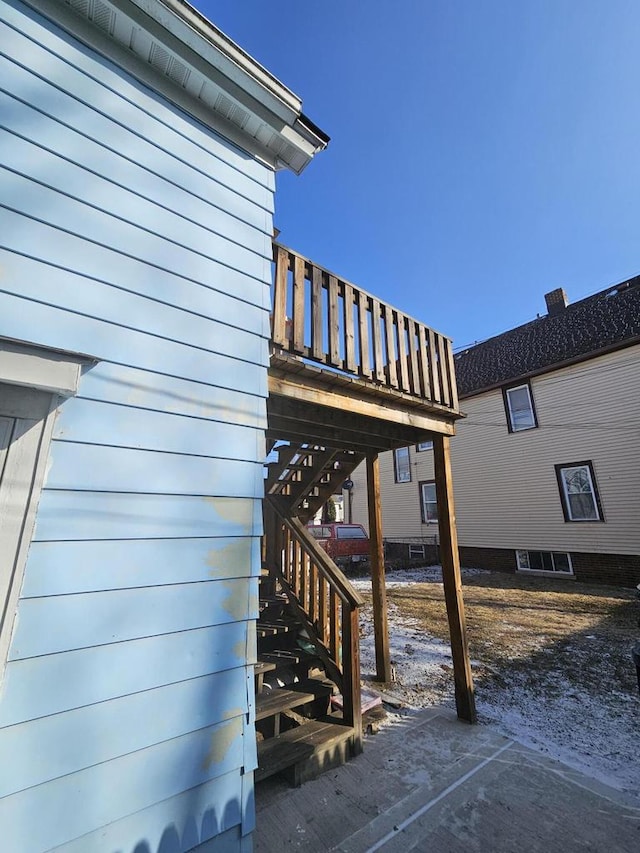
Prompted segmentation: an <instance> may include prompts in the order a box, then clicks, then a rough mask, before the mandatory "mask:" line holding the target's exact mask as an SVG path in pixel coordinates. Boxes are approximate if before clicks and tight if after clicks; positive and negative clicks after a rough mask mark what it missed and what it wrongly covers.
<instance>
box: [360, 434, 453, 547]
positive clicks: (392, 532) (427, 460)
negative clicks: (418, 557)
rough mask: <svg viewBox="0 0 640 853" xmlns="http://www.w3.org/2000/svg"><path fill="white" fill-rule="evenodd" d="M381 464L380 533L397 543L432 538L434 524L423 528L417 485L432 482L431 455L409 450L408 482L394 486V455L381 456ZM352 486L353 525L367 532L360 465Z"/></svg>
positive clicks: (435, 529)
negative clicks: (355, 523)
mask: <svg viewBox="0 0 640 853" xmlns="http://www.w3.org/2000/svg"><path fill="white" fill-rule="evenodd" d="M379 460H380V500H381V503H382V531H383V535H384V536H385V537H388V538H393V539H397V538H399V537H402V536H406V537H409V538H412V539H415V538H417V537H428V536H435V535H437V533H438V525H437V524H423V523H422V513H421V508H420V500H421V498H420V483H421V482H423V481H424V480H433V479H434V473H433V451H431V450H423V451H421V452H418V451H417V450H416V448H415V445H412V446H411V447H410V448H409V462H410V466H411V482H409V483H396V482H395V470H394V465H393V453H392V452H388V453H381V454H380V456H379ZM351 479H352V480H353V481H354V483H355V487H354V497H353V507H354V519H353V520H354V521H355V522H357V523H358V524H364V525H365V527H366V528H367V530H368V529H369V518H368V509H367V469H366V466H365V465H361V466H360V467H359V468H358V469H357V470H356V471H354V473H353V474H352V477H351Z"/></svg>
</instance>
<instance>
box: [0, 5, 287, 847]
mask: <svg viewBox="0 0 640 853" xmlns="http://www.w3.org/2000/svg"><path fill="white" fill-rule="evenodd" d="M0 45H1V48H0V54H1V55H0V77H1V80H2V82H1V83H0V152H1V153H0V179H1V180H2V185H3V194H2V199H1V200H0V218H1V221H2V228H1V229H0V265H1V268H2V276H1V278H0V318H1V320H0V334H2V335H3V336H6V337H9V338H15V339H17V340H23V341H31V342H33V343H37V344H40V345H43V346H48V347H54V348H60V349H64V350H70V351H78V352H84V353H89V354H91V355H93V356H95V358H96V359H98V362H99V363H97V364H96V365H95V366H89V367H88V368H87V369H86V370H85V372H84V375H83V377H82V380H81V383H80V390H79V394H78V396H77V397H76V398H74V399H70V400H66V401H64V402H62V403H61V407H60V411H59V413H58V416H57V420H56V423H55V427H54V435H53V441H52V445H51V449H50V460H49V461H50V465H49V470H48V475H47V479H46V483H45V488H44V490H43V492H42V495H41V499H40V504H39V510H38V516H37V521H36V527H35V533H34V537H33V543H32V546H31V549H30V554H29V561H28V563H27V567H26V571H25V579H24V585H23V589H22V594H21V600H20V603H19V608H18V614H17V617H16V623H15V626H14V633H13V639H12V646H11V649H10V653H9V662H8V664H7V666H6V669H5V672H4V675H3V682H2V688H1V689H2V694H1V701H0V725H1V726H2V728H1V729H0V825H2V827H3V835H2V837H3V840H2V847H3V850H4V849H6V850H7V851H18V850H19V851H20V853H29V852H30V851H41V850H45V849H50V848H53V847H62V848H63V849H66V848H67V845H71V846H70V847H69V849H71V847H73V848H74V849H78V850H83V851H84V853H88V851H91V850H96V851H98V850H106V849H107V847H105V846H104V845H108V849H109V850H111V849H122V850H126V849H131V850H132V849H133V847H134V846H135V844H136V843H137V842H139V841H142V840H147V841H148V842H149V843H150V844H151V845H152V848H151V849H154V850H155V849H159V845H160V841H161V839H162V838H163V837H165V838H166V836H165V833H166V832H167V831H169V830H171V828H172V827H173V830H172V831H175V828H176V827H180V839H181V841H180V842H178V847H177V849H179V848H180V846H181V847H182V849H185V850H186V849H188V848H190V847H192V846H195V845H196V844H199V843H201V842H202V841H205V840H206V839H207V838H210V837H211V836H213V835H215V834H217V833H221V832H223V831H226V830H229V829H230V828H232V827H234V826H237V825H239V824H242V827H243V830H244V831H247V830H248V829H250V828H251V825H252V820H253V817H252V806H251V805H250V801H251V796H252V794H251V791H252V783H251V775H250V771H251V770H252V769H253V768H254V767H255V736H254V731H253V696H252V691H253V678H252V675H251V671H250V669H248V666H247V664H250V663H252V662H253V661H254V660H255V632H254V630H253V620H254V619H255V618H256V613H257V584H258V580H257V575H258V573H259V566H260V562H259V536H260V533H261V525H262V519H261V497H262V489H263V475H262V461H263V458H264V427H265V423H266V410H265V397H266V394H267V385H266V365H267V357H268V336H269V305H270V279H271V234H272V211H273V190H274V176H273V174H272V173H271V172H270V171H269V170H268V169H266V168H265V167H263V166H261V165H260V164H258V163H256V162H255V161H253V160H252V159H251V158H250V157H249V156H248V155H246V154H245V153H243V152H242V151H240V150H238V149H236V148H235V147H234V146H232V145H230V144H228V143H227V142H225V141H224V140H222V139H221V138H219V137H217V136H216V135H215V134H214V133H212V132H210V131H209V130H207V129H206V128H204V127H203V126H201V125H200V124H199V123H198V122H197V121H195V120H193V119H191V118H190V117H188V116H187V115H186V114H184V113H182V112H181V111H180V110H179V109H177V108H175V107H173V106H171V105H169V104H168V103H166V102H164V101H163V100H162V99H161V98H160V97H159V96H157V95H155V94H154V93H153V92H151V91H149V90H147V89H146V88H145V87H144V86H142V85H141V84H139V83H137V82H136V81H135V80H133V79H132V78H129V77H128V76H127V75H126V74H124V73H122V72H120V71H118V70H117V69H116V68H115V67H114V66H113V65H112V64H111V63H110V62H109V61H108V60H106V59H104V58H101V57H97V56H96V55H93V54H92V53H91V51H89V50H88V49H85V48H83V47H82V46H80V45H79V44H78V43H76V42H75V41H74V40H73V39H72V38H71V37H69V36H66V35H64V34H63V33H61V32H60V31H59V30H57V29H56V27H55V26H54V25H52V24H50V23H47V22H45V21H43V20H42V19H40V18H39V17H38V16H37V15H36V14H35V13H33V12H31V11H28V10H27V9H26V7H23V6H22V5H21V4H20V3H18V2H10V3H8V4H3V5H2V9H1V10H0ZM34 815H36V816H37V819H35V820H34ZM105 839H108V841H107V840H105Z"/></svg>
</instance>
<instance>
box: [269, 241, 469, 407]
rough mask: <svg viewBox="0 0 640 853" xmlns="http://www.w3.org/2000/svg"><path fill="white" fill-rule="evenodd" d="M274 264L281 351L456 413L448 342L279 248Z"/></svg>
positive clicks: (275, 337)
mask: <svg viewBox="0 0 640 853" xmlns="http://www.w3.org/2000/svg"><path fill="white" fill-rule="evenodd" d="M274 262H275V285H274V291H273V314H272V326H271V339H272V341H273V343H274V344H275V345H276V346H277V347H280V348H281V349H282V350H284V351H285V352H287V353H291V354H293V355H297V356H300V357H302V358H304V359H308V360H309V361H313V362H316V363H318V364H323V365H328V366H330V367H332V368H335V369H336V370H339V371H343V372H344V373H347V374H352V375H354V376H358V377H361V378H363V379H366V380H369V381H371V382H374V383H376V384H378V385H381V386H386V387H388V388H393V389H396V390H399V391H404V392H406V393H407V394H411V395H413V396H415V397H420V398H421V399H423V400H427V401H429V402H431V403H437V404H439V405H441V406H443V407H445V408H448V409H452V410H454V411H457V410H458V392H457V388H456V379H455V370H454V364H453V351H452V346H451V340H450V339H449V338H445V337H444V336H443V335H440V334H438V333H437V332H434V331H433V329H430V328H429V327H428V326H425V325H424V324H423V323H419V322H418V321H417V320H414V319H412V318H411V317H408V316H407V315H406V314H403V313H402V312H401V311H398V310H397V309H396V308H393V307H392V306H391V305H387V304H386V303H385V302H382V301H381V300H379V299H377V298H376V297H375V296H371V294H369V293H367V292H366V291H364V290H361V289H360V288H359V287H356V286H355V285H353V284H350V283H349V282H347V281H343V280H342V279H340V278H338V277H337V276H335V275H334V274H333V273H330V272H328V271H327V270H324V269H322V267H319V266H317V265H316V264H314V263H312V262H311V261H309V260H307V259H306V258H303V257H302V256H301V255H298V254H296V253H295V252H292V251H291V249H287V248H285V247H284V246H281V245H279V244H277V243H274Z"/></svg>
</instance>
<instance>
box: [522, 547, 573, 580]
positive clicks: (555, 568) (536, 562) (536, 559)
mask: <svg viewBox="0 0 640 853" xmlns="http://www.w3.org/2000/svg"><path fill="white" fill-rule="evenodd" d="M516 561H517V563H518V570H519V571H521V572H558V573H560V574H565V575H572V574H573V566H572V565H571V555H570V554H566V553H564V552H563V551H516Z"/></svg>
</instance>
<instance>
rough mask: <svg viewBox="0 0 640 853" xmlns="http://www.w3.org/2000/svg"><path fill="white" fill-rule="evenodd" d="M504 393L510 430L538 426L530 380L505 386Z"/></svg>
mask: <svg viewBox="0 0 640 853" xmlns="http://www.w3.org/2000/svg"><path fill="white" fill-rule="evenodd" d="M503 395H504V407H505V410H506V413H507V425H508V427H509V432H521V431H522V430H525V429H533V428H534V427H537V426H538V422H537V420H536V412H535V409H534V407H533V397H532V396H531V386H530V385H529V383H528V382H527V383H526V384H524V385H516V386H514V387H513V388H505V389H504V391H503Z"/></svg>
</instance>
